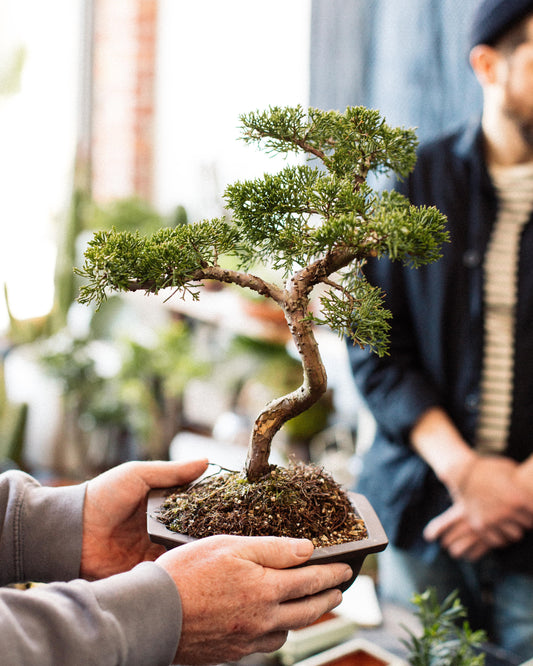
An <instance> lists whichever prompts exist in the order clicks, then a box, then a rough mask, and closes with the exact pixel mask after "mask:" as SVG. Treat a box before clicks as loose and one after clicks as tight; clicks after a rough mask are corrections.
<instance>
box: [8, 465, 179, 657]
mask: <svg viewBox="0 0 533 666" xmlns="http://www.w3.org/2000/svg"><path fill="white" fill-rule="evenodd" d="M84 494H85V488H84V486H73V487H68V488H42V487H41V486H39V484H37V482H35V481H34V480H33V479H31V477H28V476H27V475H24V474H22V473H20V472H10V473H8V474H3V475H0V581H1V584H2V585H5V584H6V583H8V582H14V581H21V580H28V579H30V580H33V581H51V580H56V581H60V582H54V583H51V584H48V585H44V586H41V587H36V588H31V589H30V590H26V591H22V590H17V589H11V588H5V587H3V588H0V655H2V658H1V663H2V665H3V666H20V664H24V665H25V666H32V665H33V664H36V665H37V664H39V665H41V666H47V665H50V666H52V665H53V666H67V665H68V666H77V665H78V664H79V665H80V666H85V665H87V666H89V665H91V664H94V665H95V666H96V665H98V666H107V664H109V666H117V665H123V666H150V665H152V664H153V665H154V666H157V665H161V666H167V665H168V664H169V663H170V662H171V661H172V658H173V656H174V654H175V652H176V649H177V645H178V641H179V636H180V631H181V604H180V598H179V594H178V592H177V589H176V587H175V585H174V583H173V581H172V579H171V578H170V576H169V575H168V574H167V573H166V572H165V571H164V570H163V569H162V568H161V567H159V566H158V565H157V564H154V563H153V562H145V563H142V564H139V565H138V566H137V567H135V568H134V569H132V570H131V571H129V572H126V573H122V574H118V575H116V576H111V577H109V578H106V579H103V580H100V581H95V582H88V581H85V580H79V579H75V578H76V576H78V572H79V564H80V553H81V518H82V510H83V498H84ZM62 581H69V582H62Z"/></svg>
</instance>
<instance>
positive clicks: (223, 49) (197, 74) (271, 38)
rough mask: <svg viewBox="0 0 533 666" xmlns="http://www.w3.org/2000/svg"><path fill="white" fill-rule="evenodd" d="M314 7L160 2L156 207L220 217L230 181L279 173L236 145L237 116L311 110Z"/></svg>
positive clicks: (262, 0) (303, 1)
mask: <svg viewBox="0 0 533 666" xmlns="http://www.w3.org/2000/svg"><path fill="white" fill-rule="evenodd" d="M310 5H311V2H310V0H290V2H287V0H253V2H250V0H225V1H224V2H220V0H195V2H188V1H187V0H161V2H160V6H159V22H160V23H159V53H158V63H159V64H158V87H157V100H156V108H157V118H156V127H157V133H156V137H155V141H156V154H155V162H156V179H155V180H156V188H155V190H156V204H157V205H159V207H161V209H162V210H168V209H172V207H173V206H175V205H176V204H183V205H184V206H185V207H186V208H187V210H188V212H189V217H190V218H191V219H193V220H194V219H200V218H206V217H212V216H216V215H218V214H220V197H221V194H222V192H223V190H224V188H225V186H226V185H227V184H229V183H231V182H233V181H235V180H239V179H245V178H253V177H255V176H258V175H262V174H263V173H264V172H265V171H273V170H274V171H277V170H278V169H279V168H280V165H281V164H282V163H281V162H280V161H279V160H278V161H276V162H275V163H273V158H269V157H267V156H265V155H264V154H261V153H259V152H258V151H257V148H255V147H253V146H246V145H245V144H244V143H243V142H242V141H238V137H239V132H238V125H239V115H240V114H242V113H246V112H248V111H253V110H256V109H266V108H267V107H268V106H270V105H289V104H290V105H294V104H302V105H304V106H306V105H307V104H308V95H309V91H308V89H309V33H310V21H311V15H310V12H311V9H310Z"/></svg>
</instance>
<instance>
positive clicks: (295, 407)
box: [245, 297, 327, 482]
mask: <svg viewBox="0 0 533 666" xmlns="http://www.w3.org/2000/svg"><path fill="white" fill-rule="evenodd" d="M299 300H301V301H305V302H304V303H303V304H302V305H299V306H295V307H292V306H291V303H289V304H286V305H285V307H284V310H285V317H286V319H287V322H288V324H289V329H290V331H291V334H292V338H293V340H294V343H295V344H296V348H297V350H298V353H299V355H300V358H301V361H302V366H303V382H302V384H301V386H299V387H298V388H297V389H296V390H295V391H292V392H291V393H288V394H287V395H284V396H282V397H281V398H276V399H275V400H273V401H272V402H270V403H269V404H268V405H267V406H266V407H265V408H264V409H263V411H262V412H261V413H260V414H259V416H258V417H257V419H256V420H255V423H254V427H253V431H252V436H251V439H250V443H249V446H248V455H247V459H246V466H245V471H246V476H247V478H248V480H249V481H252V482H253V481H257V480H258V479H260V478H261V477H262V476H264V475H265V474H267V473H268V472H269V470H270V465H269V456H270V449H271V445H272V439H273V437H274V435H275V434H276V433H277V432H278V431H279V430H280V428H281V427H282V426H283V424H284V423H286V422H287V421H288V420H289V419H292V418H294V417H295V416H298V415H299V414H301V413H302V412H305V411H306V410H307V409H309V407H311V406H312V405H313V404H314V403H315V402H316V401H317V400H318V399H319V398H320V397H321V396H322V395H323V394H324V393H325V391H326V388H327V376H326V370H325V368H324V365H323V363H322V359H321V357H320V353H319V350H318V343H317V341H316V339H315V336H314V334H313V330H312V323H311V322H310V321H308V320H307V319H306V316H307V305H308V301H307V297H304V298H301V299H299Z"/></svg>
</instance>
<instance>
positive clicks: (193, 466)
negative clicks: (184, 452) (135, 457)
mask: <svg viewBox="0 0 533 666" xmlns="http://www.w3.org/2000/svg"><path fill="white" fill-rule="evenodd" d="M126 464H134V465H136V466H137V469H136V472H137V475H138V476H139V477H140V478H141V479H142V480H143V481H144V483H145V484H146V485H147V486H148V487H149V488H169V487H170V486H178V485H181V484H184V483H189V481H193V480H194V479H196V478H197V477H199V476H200V474H203V473H204V472H205V470H206V469H207V464H208V461H207V459H204V460H191V461H189V462H180V463H177V462H167V461H164V460H154V461H149V462H142V463H126Z"/></svg>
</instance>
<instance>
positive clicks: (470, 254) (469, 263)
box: [463, 250, 481, 268]
mask: <svg viewBox="0 0 533 666" xmlns="http://www.w3.org/2000/svg"><path fill="white" fill-rule="evenodd" d="M480 263H481V255H480V253H479V252H478V250H467V251H466V252H465V253H464V254H463V264H464V266H466V267H467V268H477V267H478V266H479V264H480Z"/></svg>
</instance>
